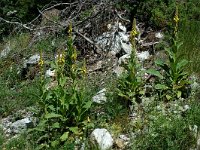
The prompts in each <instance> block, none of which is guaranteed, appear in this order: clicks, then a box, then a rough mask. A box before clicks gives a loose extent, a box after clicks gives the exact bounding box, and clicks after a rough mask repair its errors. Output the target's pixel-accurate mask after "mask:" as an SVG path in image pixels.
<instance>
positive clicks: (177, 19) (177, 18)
mask: <svg viewBox="0 0 200 150" xmlns="http://www.w3.org/2000/svg"><path fill="white" fill-rule="evenodd" d="M174 21H175V23H178V22H179V17H178V7H176V12H175V16H174Z"/></svg>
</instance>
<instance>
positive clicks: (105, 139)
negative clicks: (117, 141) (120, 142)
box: [91, 128, 113, 150]
mask: <svg viewBox="0 0 200 150" xmlns="http://www.w3.org/2000/svg"><path fill="white" fill-rule="evenodd" d="M91 141H92V142H93V143H94V144H97V145H98V148H99V149H100V150H109V149H111V148H112V146H113V138H112V136H111V135H110V133H109V132H108V131H107V130H106V129H104V128H103V129H99V128H98V129H95V130H94V131H93V132H92V133H91Z"/></svg>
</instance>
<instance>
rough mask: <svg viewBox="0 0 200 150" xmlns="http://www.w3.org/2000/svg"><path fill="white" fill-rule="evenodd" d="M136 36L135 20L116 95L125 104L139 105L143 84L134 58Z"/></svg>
mask: <svg viewBox="0 0 200 150" xmlns="http://www.w3.org/2000/svg"><path fill="white" fill-rule="evenodd" d="M136 35H137V30H136V20H135V19H134V21H133V28H132V31H131V44H132V52H131V55H130V59H128V63H127V64H124V65H123V66H124V68H125V72H124V74H123V75H122V77H121V78H120V79H119V85H118V95H119V96H120V97H123V98H124V99H125V100H127V101H128V102H126V104H127V103H128V104H130V103H133V104H134V103H141V96H142V95H143V94H144V89H143V86H144V83H143V81H142V72H141V71H140V69H141V67H140V65H139V63H138V62H137V58H136V45H135V36H136Z"/></svg>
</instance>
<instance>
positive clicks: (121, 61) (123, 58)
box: [118, 54, 130, 65]
mask: <svg viewBox="0 0 200 150" xmlns="http://www.w3.org/2000/svg"><path fill="white" fill-rule="evenodd" d="M129 58H130V54H125V55H123V56H122V57H120V58H119V60H118V64H119V65H121V64H123V63H127V61H128V59H129Z"/></svg>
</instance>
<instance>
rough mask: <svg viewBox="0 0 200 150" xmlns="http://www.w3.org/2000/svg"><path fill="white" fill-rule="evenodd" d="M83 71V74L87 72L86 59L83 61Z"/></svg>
mask: <svg viewBox="0 0 200 150" xmlns="http://www.w3.org/2000/svg"><path fill="white" fill-rule="evenodd" d="M82 73H83V75H85V74H86V73H87V68H86V61H85V59H84V62H83V67H82Z"/></svg>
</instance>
